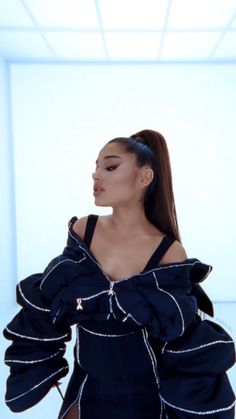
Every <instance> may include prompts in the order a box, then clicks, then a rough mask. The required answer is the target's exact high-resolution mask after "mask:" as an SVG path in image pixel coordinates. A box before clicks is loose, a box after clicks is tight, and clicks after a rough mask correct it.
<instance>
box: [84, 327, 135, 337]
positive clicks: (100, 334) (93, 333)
mask: <svg viewBox="0 0 236 419" xmlns="http://www.w3.org/2000/svg"><path fill="white" fill-rule="evenodd" d="M79 327H81V329H83V330H85V332H88V333H91V334H92V335H96V336H102V337H105V338H119V337H123V336H129V335H133V334H134V331H132V332H129V333H123V334H120V335H110V334H105V333H97V332H93V331H92V330H89V329H86V327H84V326H79Z"/></svg>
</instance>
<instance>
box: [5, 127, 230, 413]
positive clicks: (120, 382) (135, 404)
mask: <svg viewBox="0 0 236 419" xmlns="http://www.w3.org/2000/svg"><path fill="white" fill-rule="evenodd" d="M93 180H94V197H95V204H96V205H97V206H109V207H112V214H111V215H107V216H99V217H98V216H96V215H90V216H88V217H84V218H81V219H77V217H73V218H72V219H71V220H70V222H69V234H68V242H67V246H66V248H65V249H64V251H63V253H62V254H61V255H59V256H58V257H56V258H55V259H53V260H52V261H51V262H50V263H49V265H48V267H47V268H46V269H45V271H44V273H43V274H35V275H32V276H31V277H29V278H26V279H25V280H23V281H22V282H21V283H20V284H19V286H18V289H17V290H18V302H19V303H20V304H21V305H22V307H23V308H22V310H21V312H20V313H19V314H18V315H17V316H16V317H15V318H14V319H13V320H12V322H11V323H10V324H9V325H8V326H7V327H6V329H5V330H4V335H5V337H6V338H8V339H11V340H13V343H12V345H11V346H10V347H9V348H8V350H7V352H6V363H7V364H8V365H9V366H10V367H11V374H10V377H9V378H8V383H7V394H6V403H7V404H8V406H9V407H10V409H11V410H13V411H22V410H24V409H26V408H28V407H31V406H33V405H34V404H35V403H37V402H38V401H40V400H41V398H42V397H44V396H45V394H46V393H47V392H48V391H49V389H50V388H51V387H52V386H53V385H55V384H56V383H57V381H58V380H59V379H60V378H61V377H63V376H64V375H66V373H67V371H68V365H67V362H66V361H65V359H64V358H63V355H64V352H65V343H64V342H65V341H68V340H69V339H70V327H71V325H73V324H76V333H77V339H76V345H75V349H74V355H75V364H74V371H73V374H72V376H71V379H70V382H69V385H68V388H67V391H66V394H65V398H64V402H63V405H62V408H61V411H60V414H59V419H62V418H63V419H77V418H80V419H106V418H107V419H108V418H109V419H110V418H112V419H118V418H119V419H120V418H121V417H122V418H123V419H157V418H162V419H167V418H173V419H175V418H177V419H183V418H202V417H205V416H206V415H207V416H208V417H210V418H218V419H224V418H232V419H233V417H234V395H233V392H232V389H231V386H230V384H229V381H228V378H227V375H226V373H225V372H226V370H227V369H228V368H230V367H231V366H232V365H233V363H234V345H233V341H232V339H231V337H230V336H229V335H228V334H227V333H226V332H225V331H224V330H223V329H222V328H221V327H220V326H219V325H216V324H214V323H213V322H210V321H207V320H204V321H202V320H201V318H200V317H199V315H198V310H199V309H200V310H202V311H204V312H206V313H208V314H209V315H213V309H212V305H211V302H210V300H209V299H208V297H207V296H206V294H205V293H204V292H203V290H202V289H201V287H200V285H199V282H201V281H203V280H204V279H205V278H206V276H207V275H208V274H209V272H210V271H211V269H212V268H211V267H210V266H209V265H206V264H203V263H201V262H200V261H199V260H198V259H188V258H187V255H186V252H185V249H184V247H183V246H182V244H181V242H180V237H179V231H178V223H177V217H176V211H175V203H174V196H173V189H172V180H171V169H170V162H169V155H168V149H167V146H166V142H165V139H164V138H163V136H162V135H161V134H160V133H158V132H155V131H152V130H143V131H140V132H138V133H136V134H134V135H132V136H131V137H129V138H123V137H122V138H115V139H113V140H111V141H109V142H108V143H107V144H106V145H105V146H104V147H103V148H102V150H101V151H100V153H99V155H98V159H97V161H96V170H95V172H94V174H93Z"/></svg>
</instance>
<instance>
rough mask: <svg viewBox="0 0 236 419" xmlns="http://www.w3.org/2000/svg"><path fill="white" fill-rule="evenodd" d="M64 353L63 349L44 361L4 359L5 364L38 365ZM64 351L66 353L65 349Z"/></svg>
mask: <svg viewBox="0 0 236 419" xmlns="http://www.w3.org/2000/svg"><path fill="white" fill-rule="evenodd" d="M61 351H62V349H60V350H59V351H57V352H56V353H55V354H53V355H50V356H47V357H46V358H43V359H35V360H34V361H21V360H18V359H4V362H5V363H8V362H14V363H17V364H36V363H38V362H44V361H47V360H48V359H51V358H54V357H55V356H57V355H58V354H59V353H60V352H61ZM63 351H64V349H63Z"/></svg>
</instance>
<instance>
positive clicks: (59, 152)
mask: <svg viewBox="0 0 236 419" xmlns="http://www.w3.org/2000/svg"><path fill="white" fill-rule="evenodd" d="M235 71H236V68H235V66H233V65H231V66H230V65H228V66H227V65H218V66H216V65H215V66H213V65H208V66H207V65H189V66H186V65H185V66H184V65H172V66H171V65H169V66H168V65H160V66H158V65H136V66H135V65H99V64H98V65H81V66H75V65H74V66H73V65H71V66H70V65H68V66H65V65H60V66H55V65H13V66H12V98H13V127H14V147H15V171H16V212H17V249H18V277H19V278H22V277H24V276H25V275H28V274H29V273H31V272H32V271H35V270H41V269H43V267H44V266H45V264H46V263H47V262H48V259H50V258H51V257H53V256H54V255H55V253H56V254H57V253H58V252H60V251H61V249H62V247H63V246H64V243H65V236H66V224H67V220H68V219H69V218H70V217H71V216H73V215H76V214H77V215H78V216H81V215H84V214H87V213H88V212H90V211H97V212H99V213H101V209H99V208H95V207H93V197H92V181H91V172H92V171H93V169H94V161H95V158H96V155H97V153H98V151H99V148H100V147H101V145H102V144H104V143H105V142H106V141H108V140H109V139H110V138H113V137H115V136H128V135H130V134H132V133H134V132H136V131H137V130H140V129H142V128H152V129H156V130H160V131H161V132H162V133H163V134H164V135H165V137H166V139H167V142H168V145H169V149H170V154H171V160H172V166H173V178H174V187H175V195H176V204H177V211H178V215H179V222H180V229H181V232H182V237H183V243H184V245H185V247H186V250H187V253H188V255H189V257H197V258H199V259H201V260H203V261H205V262H207V263H210V264H212V265H213V267H214V269H213V272H212V273H211V276H210V278H209V281H207V282H206V285H204V286H205V287H206V289H207V291H208V292H209V294H210V296H211V298H213V299H214V300H235V299H236V287H235V286H234V284H235V271H234V269H232V263H233V261H234V259H235V251H236V240H235V234H234V233H235V231H236V228H235V227H236V217H235V213H236V195H235V193H234V192H233V191H234V189H235V186H234V184H235V155H236V143H235V137H236V125H235V102H236V84H235Z"/></svg>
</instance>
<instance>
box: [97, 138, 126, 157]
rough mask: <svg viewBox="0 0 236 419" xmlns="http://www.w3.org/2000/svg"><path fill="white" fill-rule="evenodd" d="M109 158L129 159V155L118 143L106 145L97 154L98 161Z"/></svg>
mask: <svg viewBox="0 0 236 419" xmlns="http://www.w3.org/2000/svg"><path fill="white" fill-rule="evenodd" d="M108 157H109V158H111V157H114V158H115V157H117V158H120V159H121V158H122V159H124V158H129V157H131V153H127V151H126V150H125V148H124V147H123V146H122V145H121V144H118V143H115V142H114V143H108V144H105V146H104V147H103V148H102V149H101V150H100V152H99V154H98V160H103V159H107V158H108Z"/></svg>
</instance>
